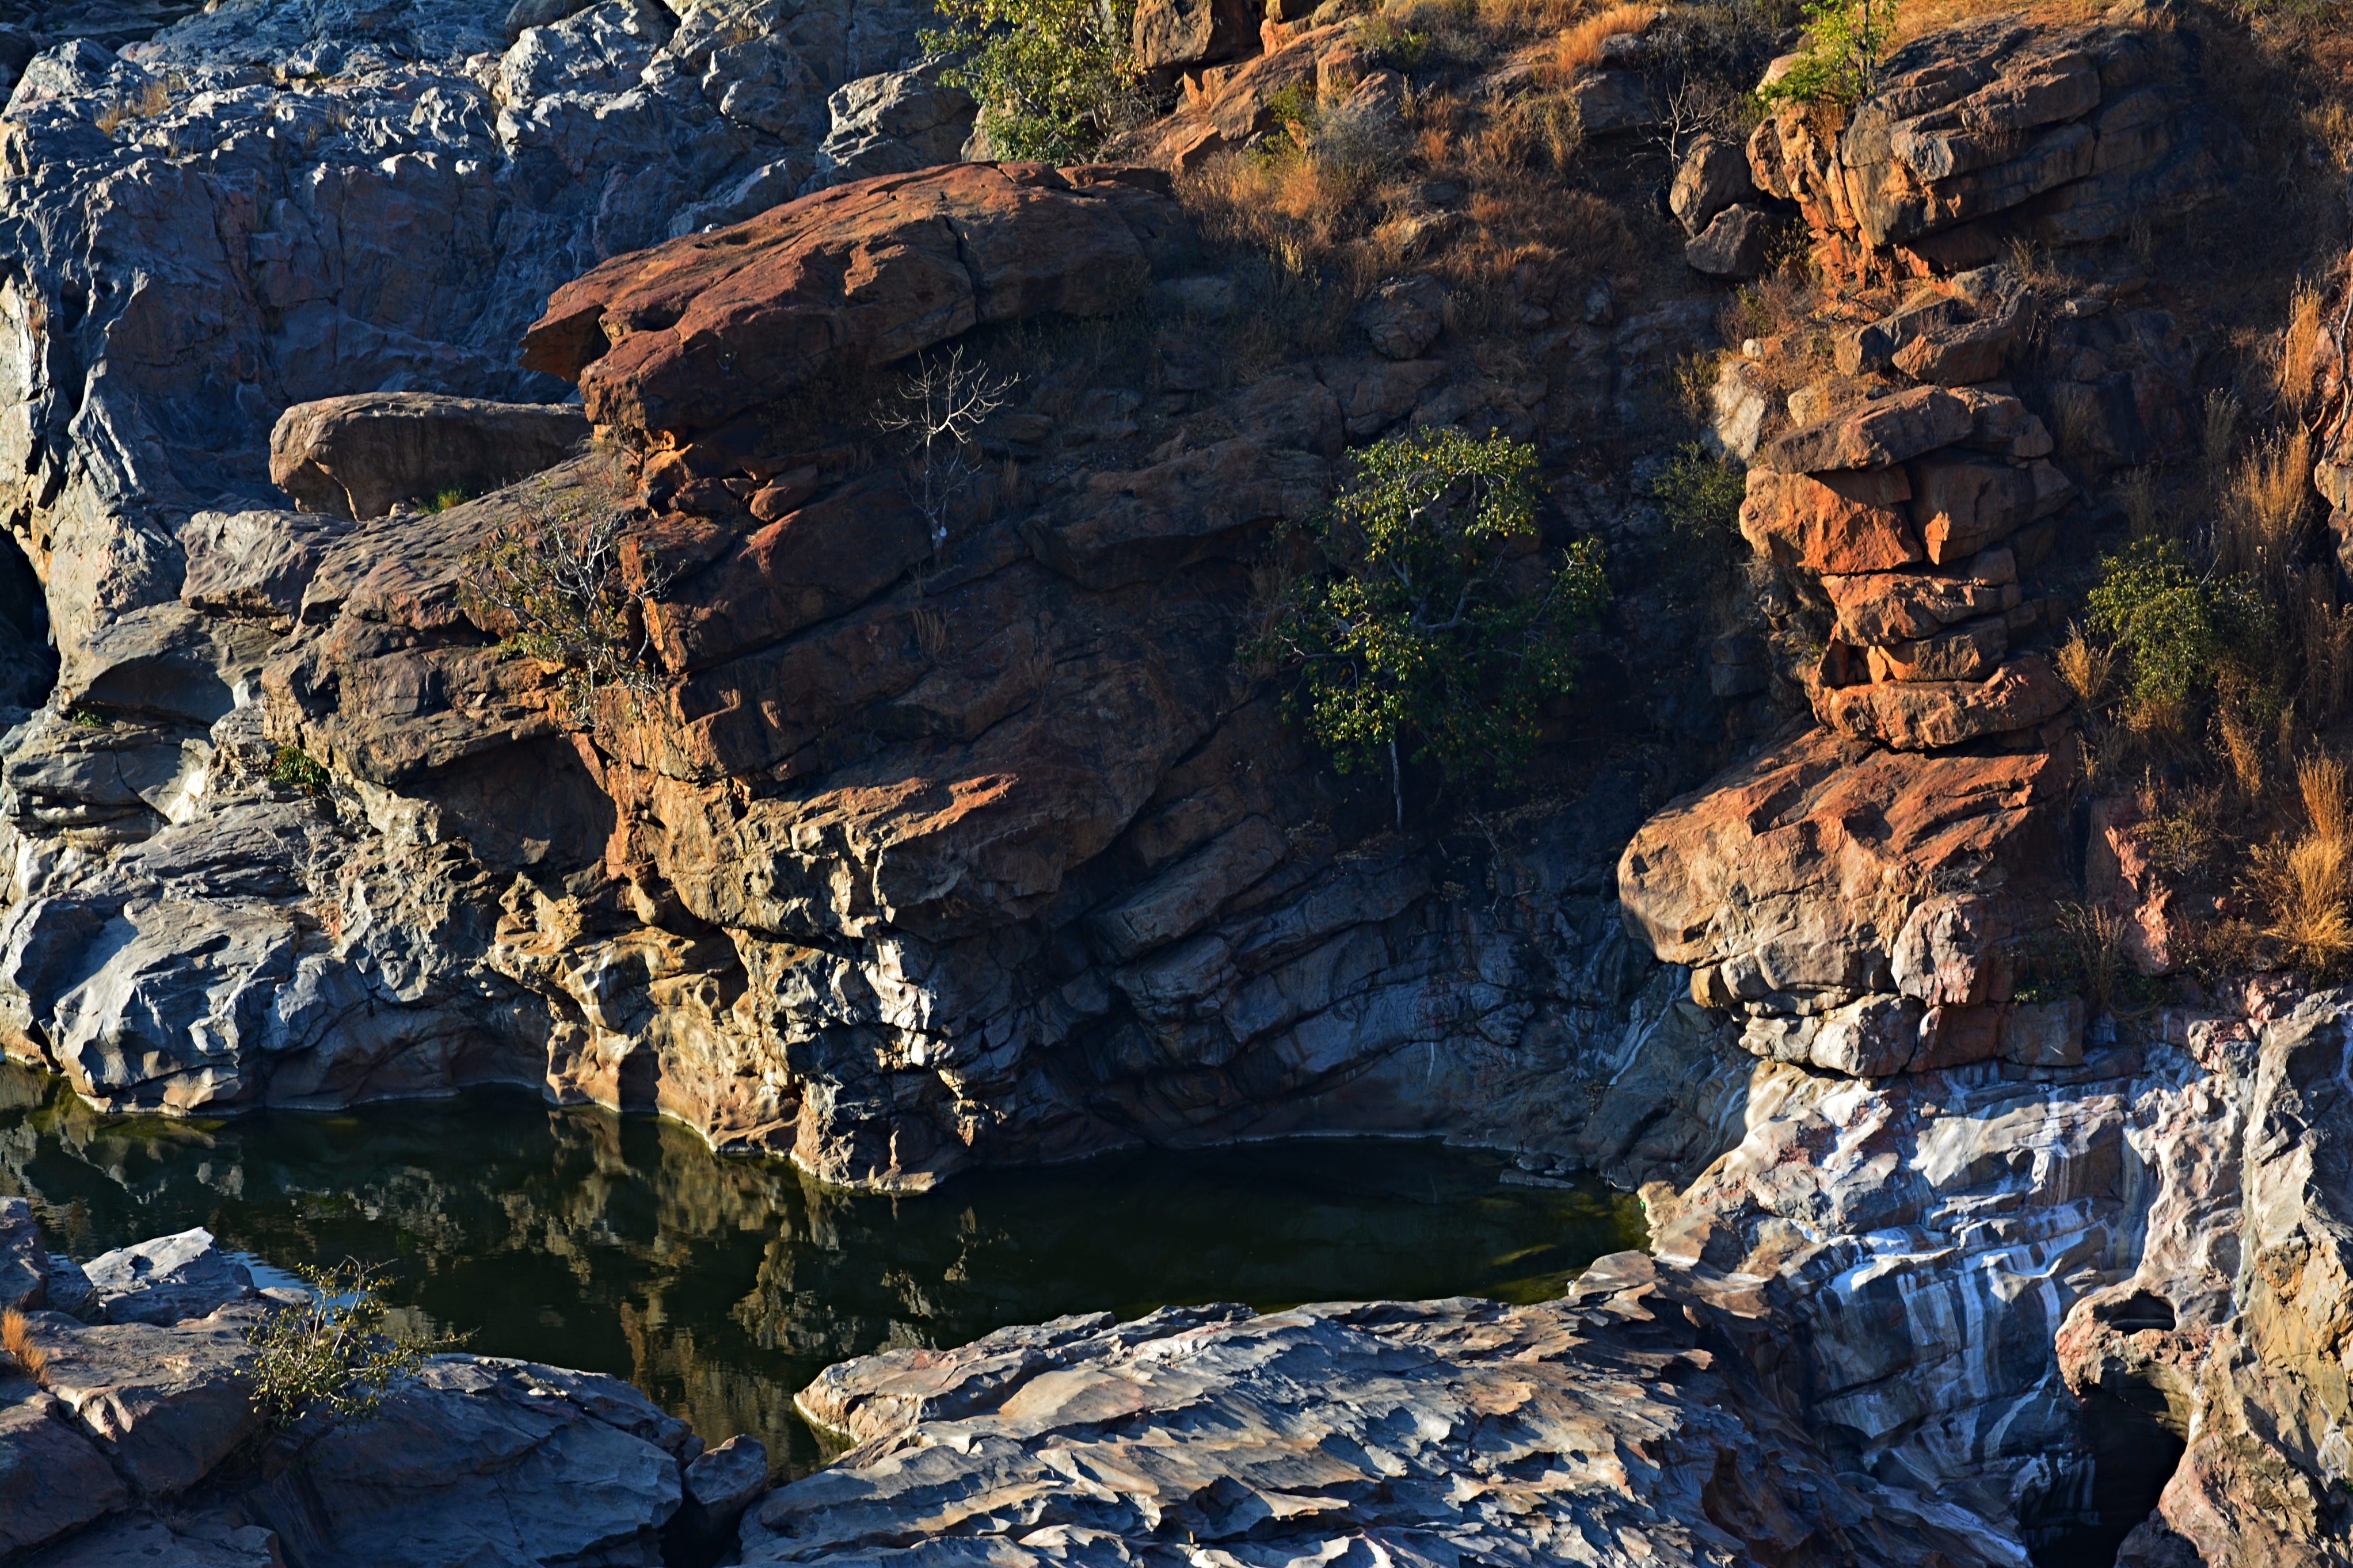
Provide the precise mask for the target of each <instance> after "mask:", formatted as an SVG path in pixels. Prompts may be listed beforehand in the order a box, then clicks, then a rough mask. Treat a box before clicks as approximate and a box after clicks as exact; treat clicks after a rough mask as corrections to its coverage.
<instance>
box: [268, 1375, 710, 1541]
mask: <svg viewBox="0 0 2353 1568" xmlns="http://www.w3.org/2000/svg"><path fill="white" fill-rule="evenodd" d="M693 1446H694V1438H693V1435H692V1434H691V1432H690V1431H689V1430H688V1429H687V1427H686V1426H685V1425H684V1424H683V1423H681V1422H679V1421H676V1420H674V1419H672V1418H670V1416H667V1415H663V1414H662V1413H661V1412H660V1411H659V1410H658V1409H656V1408H655V1407H654V1406H653V1405H651V1404H650V1403H649V1402H648V1401H647V1399H646V1398H645V1396H644V1395H643V1394H639V1393H638V1391H637V1390H636V1389H634V1388H631V1387H630V1386H629V1385H628V1384H625V1383H623V1382H621V1381H620V1380H619V1379H618V1378H612V1377H602V1376H598V1375H596V1374H595V1373H579V1372H568V1371H565V1370H564V1369H562V1368H558V1367H549V1366H541V1365H538V1364H536V1363H531V1362H517V1361H500V1360H492V1359H488V1358H482V1357H475V1356H438V1357H436V1358H434V1359H433V1360H432V1361H429V1362H427V1363H426V1365H425V1367H424V1368H423V1370H422V1371H421V1372H420V1373H418V1375H417V1378H416V1379H415V1380H414V1381H413V1382H410V1383H406V1384H401V1385H400V1386H398V1387H397V1388H396V1389H395V1390H394V1391H393V1393H392V1394H389V1395H388V1396H387V1397H386V1398H385V1404H384V1409H383V1413H382V1414H381V1415H380V1416H379V1417H378V1418H377V1419H376V1420H374V1421H371V1422H367V1423H365V1424H364V1425H354V1426H341V1427H337V1428H335V1429H333V1430H332V1431H330V1432H328V1433H327V1434H326V1435H325V1436H322V1437H321V1438H319V1439H318V1440H317V1441H315V1442H314V1443H312V1444H311V1447H309V1449H308V1450H307V1451H306V1452H305V1454H304V1456H303V1460H302V1464H301V1469H300V1475H301V1485H300V1486H299V1487H294V1486H287V1485H281V1486H280V1487H279V1488H277V1489H274V1490H273V1491H271V1492H270V1493H269V1494H268V1496H267V1497H266V1498H258V1499H257V1500H256V1506H257V1507H259V1509H260V1510H261V1511H262V1512H264V1513H265V1514H266V1515H267V1516H268V1517H269V1520H270V1521H271V1522H272V1523H273V1524H275V1525H276V1527H277V1528H278V1529H279V1530H280V1532H281V1533H285V1534H287V1535H289V1536H290V1537H293V1538H295V1539H298V1540H312V1541H319V1542H327V1543H330V1552H331V1560H332V1561H337V1562H344V1563H369V1564H372V1565H375V1568H471V1565H474V1564H479V1563H502V1564H503V1563H516V1564H521V1563H575V1564H582V1565H587V1564H610V1565H625V1564H626V1565H630V1568H635V1565H638V1564H644V1565H646V1568H653V1565H655V1564H659V1563H660V1562H661V1560H662V1559H661V1547H660V1531H661V1528H662V1526H663V1525H665V1524H667V1523H668V1522H669V1521H670V1516H671V1515H672V1514H673V1513H675V1512H677V1511H678V1506H679V1498H680V1492H679V1463H680V1460H681V1458H684V1457H686V1455H687V1454H688V1453H689V1452H690V1451H691V1448H692V1447H693Z"/></svg>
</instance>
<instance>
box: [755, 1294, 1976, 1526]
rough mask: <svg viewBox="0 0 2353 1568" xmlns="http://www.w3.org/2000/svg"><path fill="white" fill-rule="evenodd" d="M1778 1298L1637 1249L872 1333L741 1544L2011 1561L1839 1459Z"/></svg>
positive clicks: (1931, 1508)
mask: <svg viewBox="0 0 2353 1568" xmlns="http://www.w3.org/2000/svg"><path fill="white" fill-rule="evenodd" d="M1761 1305H1762V1303H1761V1301H1760V1300H1758V1299H1757V1297H1756V1296H1755V1295H1754V1294H1752V1293H1751V1292H1750V1291H1748V1290H1746V1289H1742V1288H1741V1287H1740V1286H1739V1285H1738V1284H1737V1283H1736V1282H1733V1281H1727V1280H1725V1279H1722V1278H1721V1277H1718V1276H1715V1275H1713V1274H1712V1273H1708V1272H1704V1271H1697V1270H1690V1269H1675V1268H1665V1267H1662V1266H1658V1265H1654V1264H1653V1263H1652V1262H1651V1259H1649V1258H1645V1257H1643V1256H1642V1255H1641V1254H1639V1253H1628V1254H1620V1255H1617V1256H1615V1257H1613V1258H1605V1259H1603V1260H1602V1261H1601V1262H1600V1263H1599V1264H1597V1265H1596V1266H1595V1267H1594V1268H1592V1269H1590V1270H1589V1271H1588V1272H1587V1273H1586V1274H1585V1275H1584V1277H1583V1278H1582V1279H1579V1280H1578V1282H1577V1285H1576V1286H1575V1287H1574V1288H1573V1289H1571V1290H1570V1292H1569V1294H1568V1295H1567V1297H1566V1298H1564V1299H1563V1300H1559V1301H1556V1302H1547V1303H1545V1304H1543V1305H1540V1306H1533V1307H1504V1306H1501V1305H1498V1304H1496V1303H1494V1302H1489V1301H1474V1300H1450V1301H1430V1302H1420V1303H1414V1304H1406V1303H1396V1302H1377V1303H1371V1304H1366V1305H1341V1304H1325V1305H1319V1306H1308V1307H1301V1308H1296V1309H1293V1310H1290V1311H1287V1312H1278V1313H1274V1314H1271V1315H1269V1316H1265V1317H1253V1316H1252V1315H1251V1314H1250V1311H1249V1310H1248V1309H1247V1308H1240V1307H1206V1308H1202V1307H1176V1308H1168V1309H1165V1310H1162V1311H1160V1312H1157V1313H1155V1314H1153V1315H1152V1316H1150V1317H1146V1318H1142V1319H1138V1320H1136V1321H1132V1322H1126V1323H1120V1324H1116V1325H1114V1324H1113V1323H1112V1322H1111V1321H1110V1319H1109V1316H1108V1314H1098V1315H1096V1316H1094V1317H1092V1318H1065V1319H1061V1320H1059V1321H1055V1322H1052V1323H1048V1324H1044V1325H1040V1326H1039V1327H1037V1328H1031V1329H1012V1330H1007V1331H1002V1332H1000V1333H997V1334H994V1335H991V1336H989V1337H988V1338H987V1339H984V1340H980V1341H978V1342H975V1343H973V1344H971V1345H967V1346H965V1347H963V1348H962V1349H959V1350H956V1351H953V1352H945V1353H940V1352H889V1353H887V1354H884V1355H881V1356H875V1357H870V1358H868V1359H866V1360H863V1361H859V1362H853V1363H848V1364H846V1365H844V1366H839V1367H836V1368H834V1369H832V1370H831V1371H829V1372H828V1373H827V1374H826V1375H825V1376H824V1377H822V1378H820V1379H819V1380H818V1382H817V1383H815V1384H811V1385H810V1387H809V1388H807V1390H805V1391H803V1393H802V1394H801V1396H800V1401H799V1403H800V1405H801V1408H802V1409H803V1410H804V1411H805V1412H807V1414H808V1415H809V1416H810V1417H811V1418H812V1419H813V1420H816V1421H818V1422H819V1423H822V1424H824V1425H827V1426H834V1427H837V1428H839V1429H840V1430H841V1431H843V1432H844V1433H845V1434H846V1435H847V1436H850V1437H852V1438H854V1439H856V1440H857V1441H858V1446H857V1447H854V1448H853V1449H851V1450H850V1452H849V1454H847V1455H845V1456H844V1457H843V1458H842V1460H841V1461H840V1462H839V1464H838V1465H837V1466H835V1467H834V1468H829V1469H828V1470H824V1471H821V1472H819V1473H818V1474H817V1475H814V1476H811V1477H809V1478H807V1479H804V1480H801V1481H798V1482H796V1483H794V1484H793V1485H791V1486H788V1487H785V1488H783V1489H779V1490H777V1491H776V1492H773V1493H771V1494H770V1495H769V1496H768V1497H767V1499H766V1500H764V1501H763V1502H762V1503H761V1504H760V1505H759V1507H758V1508H757V1509H755V1510H754V1511H753V1512H752V1513H751V1514H750V1515H748V1516H747V1517H746V1519H745V1521H744V1531H743V1561H744V1562H745V1563H797V1562H820V1561H827V1560H829V1559H839V1558H844V1557H848V1556H850V1555H853V1554H863V1553H870V1552H881V1551H883V1550H886V1549H896V1550H894V1551H892V1555H893V1556H894V1557H897V1558H902V1559H903V1560H904V1561H906V1562H909V1563H948V1562H964V1561H970V1560H971V1558H972V1556H973V1555H974V1547H975V1546H976V1545H981V1546H982V1549H983V1550H986V1551H987V1552H989V1553H990V1554H991V1559H992V1560H1002V1561H1011V1562H1076V1561H1088V1562H1098V1561H1100V1562H1115V1561H1132V1560H1135V1558H1137V1557H1139V1556H1142V1555H1144V1554H1145V1553H1150V1552H1154V1551H1155V1548H1156V1547H1157V1546H1158V1545H1159V1543H1160V1542H1165V1541H1166V1540H1167V1539H1168V1538H1169V1537H1170V1535H1171V1534H1174V1533H1178V1532H1181V1537H1182V1538H1183V1539H1185V1540H1187V1542H1190V1549H1191V1550H1192V1551H1194V1552H1215V1553H1219V1554H1220V1555H1223V1554H1237V1555H1238V1554H1240V1553H1244V1552H1247V1553H1249V1554H1250V1558H1257V1557H1259V1556H1261V1555H1268V1556H1271V1555H1272V1554H1274V1553H1278V1552H1279V1553H1280V1554H1281V1557H1282V1560H1283V1561H1298V1560H1300V1559H1306V1560H1309V1561H1318V1560H1325V1561H1328V1560H1333V1559H1336V1558H1340V1557H1342V1556H1344V1555H1345V1554H1347V1553H1351V1552H1355V1553H1365V1552H1372V1553H1381V1554H1386V1555H1394V1556H1398V1557H1404V1556H1406V1555H1408V1554H1410V1555H1411V1556H1412V1557H1413V1558H1415V1559H1419V1560H1452V1559H1456V1558H1460V1559H1461V1560H1464V1561H1479V1562H1498V1563H1524V1562H1525V1563H1535V1562H1559V1561H1570V1560H1577V1561H1590V1562H1595V1563H1613V1564H1615V1563H1670V1564H1696V1563H1708V1562H1714V1561H1719V1560H1721V1558H1722V1557H1723V1556H1725V1555H1728V1554H1735V1553H1737V1554H1743V1555H1746V1556H1748V1557H1750V1558H1753V1559H1755V1560H1757V1561H1768V1562H1769V1561H1773V1560H1775V1559H1777V1558H1784V1557H1787V1556H1788V1554H1790V1553H1793V1552H1804V1551H1807V1550H1811V1549H1830V1546H1829V1543H1835V1550H1837V1551H1838V1552H1840V1553H1841V1556H1842V1558H1843V1559H1844V1560H1846V1561H1851V1562H1856V1563H1888V1564H1894V1563H1905V1562H1917V1561H1920V1560H1921V1559H1922V1557H1923V1556H1924V1555H1925V1554H1929V1553H1941V1554H1942V1557H1943V1560H1944V1561H1947V1562H1950V1563H1956V1564H1978V1563H1988V1564H1989V1563H2000V1562H2004V1561H2006V1559H2005V1558H2004V1557H2003V1556H2001V1555H2000V1554H1999V1553H1998V1550H1997V1551H1989V1550H1987V1549H1986V1548H1985V1547H1984V1546H1983V1545H1981V1544H1980V1542H1981V1541H1982V1536H1981V1534H1980V1533H1979V1532H1978V1529H1977V1528H1975V1527H1973V1526H1972V1525H1971V1524H1970V1523H1969V1522H1968V1521H1965V1520H1964V1519H1963V1518H1962V1517H1960V1516H1958V1515H1957V1514H1956V1513H1954V1512H1953V1511H1952V1510H1948V1509H1947V1508H1946V1507H1945V1506H1943V1505H1941V1504H1939V1503H1938V1502H1936V1501H1934V1500H1930V1499H1929V1498H1927V1497H1925V1496H1921V1495H1918V1494H1915V1493H1912V1492H1909V1491H1907V1490H1905V1489H1900V1488H1896V1487H1888V1486H1879V1485H1875V1484H1873V1485H1869V1486H1868V1489H1867V1490H1862V1489H1857V1486H1856V1484H1855V1483H1854V1481H1852V1479H1849V1478H1845V1477H1841V1476H1838V1475H1836V1474H1834V1473H1833V1472H1832V1470H1831V1466H1830V1465H1829V1463H1828V1462H1827V1460H1826V1458H1825V1456H1824V1455H1823V1454H1822V1452H1821V1450H1820V1449H1819V1448H1817V1447H1815V1446H1814V1445H1813V1443H1812V1442H1811V1441H1810V1439H1809V1437H1808V1436H1807V1435H1806V1434H1805V1433H1804V1432H1803V1431H1801V1430H1800V1429H1799V1428H1798V1427H1797V1426H1794V1425H1793V1424H1792V1423H1791V1421H1790V1419H1789V1417H1788V1415H1787V1414H1786V1413H1785V1412H1784V1411H1783V1410H1782V1409H1781V1408H1780V1407H1779V1406H1778V1405H1777V1404H1776V1403H1775V1402H1774V1400H1773V1399H1772V1397H1771V1395H1770V1394H1768V1393H1767V1392H1766V1391H1765V1390H1764V1389H1762V1388H1760V1387H1759V1385H1758V1380H1757V1374H1756V1372H1755V1370H1754V1362H1753V1360H1752V1358H1753V1357H1755V1356H1756V1355H1757V1351H1758V1349H1759V1347H1760V1342H1762V1341H1764V1340H1766V1339H1767V1338H1768V1337H1769V1335H1770V1333H1771V1330H1770V1329H1769V1328H1768V1326H1767V1322H1766V1321H1765V1319H1764V1318H1763V1316H1762V1315H1761V1314H1760V1312H1759V1310H1758V1309H1759V1307H1760V1306H1761ZM1113 1412H1116V1415H1112V1414H1111V1413H1113ZM1629 1451H1630V1452H1632V1453H1635V1454H1639V1456H1640V1459H1639V1462H1636V1463H1628V1462H1625V1458H1624V1456H1625V1455H1626V1454H1627V1453H1628V1452H1629ZM1039 1521H1044V1523H1043V1526H1042V1528H1041V1526H1040V1522H1039ZM982 1543H985V1545H983V1544H982ZM1244 1560H1248V1559H1244Z"/></svg>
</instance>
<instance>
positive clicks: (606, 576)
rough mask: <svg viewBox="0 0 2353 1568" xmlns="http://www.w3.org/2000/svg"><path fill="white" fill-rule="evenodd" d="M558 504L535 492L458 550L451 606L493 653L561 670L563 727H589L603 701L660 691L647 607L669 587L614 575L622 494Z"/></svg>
mask: <svg viewBox="0 0 2353 1568" xmlns="http://www.w3.org/2000/svg"><path fill="white" fill-rule="evenodd" d="M607 489H608V493H606V494H603V495H598V494H595V493H592V494H590V495H589V496H587V497H586V498H578V497H575V498H572V499H569V500H557V499H556V497H555V495H554V492H552V491H551V490H549V489H547V488H545V487H544V486H543V487H542V489H541V491H540V494H539V497H538V500H536V501H535V502H534V503H533V505H532V506H531V507H529V508H528V509H527V510H525V511H524V513H523V515H522V516H521V517H520V518H517V519H516V520H515V521H512V522H510V523H508V524H506V525H505V526H504V527H502V528H501V529H500V530H498V531H496V532H495V533H493V534H491V536H490V537H489V538H488V539H486V540H484V541H483V542H481V543H480V544H478V545H476V546H475V547H474V548H473V549H471V550H470V551H468V552H466V557H465V564H466V577H465V581H464V583H463V584H462V585H461V586H460V588H459V603H460V604H461V605H463V606H464V607H465V609H466V612H467V614H468V615H469V616H473V617H474V618H475V621H476V624H477V625H480V626H483V627H484V628H485V629H486V630H491V631H496V632H500V633H502V634H503V638H504V640H503V641H502V642H501V645H500V646H501V647H504V648H505V649H507V650H508V651H509V652H511V653H517V654H521V655H522V656H524V657H525V658H535V659H538V660H540V661H541V662H542V663H543V664H548V665H552V666H554V668H556V669H557V670H559V671H560V672H561V679H562V681H563V690H564V696H565V707H566V710H567V713H568V716H569V718H570V719H571V721H572V722H573V723H575V724H577V725H580V726H582V727H583V728H586V727H588V726H591V725H593V724H595V723H596V717H597V711H598V707H599V704H600V703H601V701H602V700H603V697H604V695H605V693H607V692H608V691H614V690H618V691H620V692H623V693H625V694H627V695H628V697H630V698H632V699H635V700H638V701H639V703H640V705H641V706H642V705H645V704H649V703H651V702H652V701H653V700H657V699H659V697H660V695H661V693H662V691H663V689H664V685H665V683H664V681H663V679H662V678H661V675H660V673H659V668H658V663H657V660H656V659H655V658H654V653H653V636H652V632H651V629H650V628H649V626H648V623H647V618H646V616H645V607H646V606H647V605H649V604H651V603H653V602H654V601H655V600H657V599H659V597H660V596H661V595H662V593H663V591H664V590H665V589H666V588H667V587H668V585H669V584H668V582H667V580H666V579H663V578H660V577H659V576H648V577H645V578H643V579H641V580H639V581H637V582H634V583H632V582H631V581H630V580H629V579H628V577H627V575H626V574H624V573H623V572H622V570H621V541H622V538H623V536H624V535H625V534H626V532H627V531H628V529H627V524H628V510H627V507H626V506H625V505H624V503H623V496H624V494H625V492H624V490H623V489H621V488H620V487H619V486H618V485H617V484H615V485H612V486H609V487H607Z"/></svg>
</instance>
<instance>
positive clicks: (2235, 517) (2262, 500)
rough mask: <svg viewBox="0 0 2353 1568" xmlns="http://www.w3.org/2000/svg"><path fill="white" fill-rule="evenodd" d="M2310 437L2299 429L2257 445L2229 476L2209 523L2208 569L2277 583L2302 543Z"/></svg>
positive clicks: (2308, 474) (2304, 430)
mask: <svg viewBox="0 0 2353 1568" xmlns="http://www.w3.org/2000/svg"><path fill="white" fill-rule="evenodd" d="M2311 473H2312V436H2311V433H2310V432H2309V431H2307V430H2306V429H2305V428H2304V427H2303V426H2296V427H2295V428H2294V429H2293V430H2290V431H2288V432H2287V433H2285V434H2284V435H2281V436H2276V437H2273V438H2272V439H2270V440H2268V441H2263V442H2258V443H2257V444H2256V446H2255V447H2254V449H2253V451H2251V452H2249V453H2248V454H2247V458H2246V460H2245V461H2244V462H2242V463H2241V464H2240V465H2239V466H2238V468H2235V469H2233V470H2232V474H2231V484H2230V489H2229V491H2228V492H2227V493H2226V494H2225V495H2224V496H2223V497H2222V498H2221V504H2220V506H2219V507H2218V508H2217V510H2216V513H2215V519H2214V563H2215V564H2216V565H2217V566H2219V567H2221V569H2222V570H2223V571H2225V572H2244V573H2246V574H2248V575H2249V576H2251V577H2253V578H2255V579H2256V580H2257V581H2258V582H2262V583H2265V584H2273V583H2275V582H2277V581H2278V580H2280V579H2281V578H2282V577H2283V575H2284V573H2285V571H2286V569H2287V567H2288V565H2289V563H2291V562H2293V561H2294V560H2295V554H2296V551H2297V550H2298V548H2299V547H2301V546H2302V544H2303V542H2304V526H2305V521H2306V515H2307V513H2308V511H2309V510H2310V509H2309V508H2308V506H2307V505H2306V500H2307V498H2308V496H2309V494H2310V484H2309V480H2310V476H2311Z"/></svg>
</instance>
